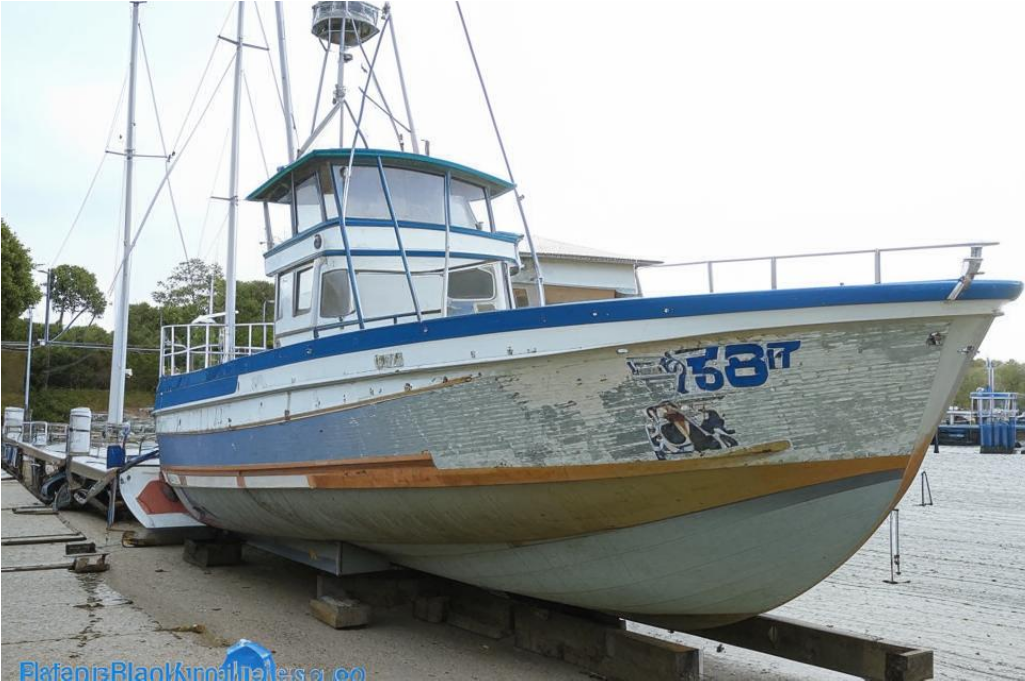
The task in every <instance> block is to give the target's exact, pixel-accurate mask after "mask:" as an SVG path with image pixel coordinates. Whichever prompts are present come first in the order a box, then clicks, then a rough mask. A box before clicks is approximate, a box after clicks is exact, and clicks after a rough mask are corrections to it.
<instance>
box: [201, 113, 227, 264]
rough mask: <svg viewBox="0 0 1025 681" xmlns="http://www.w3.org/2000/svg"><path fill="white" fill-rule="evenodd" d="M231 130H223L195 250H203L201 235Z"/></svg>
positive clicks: (204, 232) (206, 221) (205, 224)
mask: <svg viewBox="0 0 1025 681" xmlns="http://www.w3.org/2000/svg"><path fill="white" fill-rule="evenodd" d="M230 136H231V131H230V130H228V129H225V130H224V141H223V142H221V152H220V153H219V154H218V155H217V167H216V168H214V179H213V182H212V183H211V185H210V193H209V194H208V195H207V200H206V212H204V213H203V225H202V226H201V227H200V229H199V243H197V244H196V251H197V252H199V251H202V250H203V237H205V236H206V226H207V224H208V223H209V221H210V208H212V207H213V205H214V192H215V191H217V180H218V179H219V178H220V177H221V166H222V165H223V164H224V152H225V150H227V148H228V138H229V137H230Z"/></svg>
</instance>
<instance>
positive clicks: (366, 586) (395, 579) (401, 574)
mask: <svg viewBox="0 0 1025 681" xmlns="http://www.w3.org/2000/svg"><path fill="white" fill-rule="evenodd" d="M422 582H423V578H422V577H420V576H418V575H417V574H416V573H411V572H406V571H402V570H386V571H383V572H376V573H367V574H358V575H346V576H344V577H335V576H334V575H325V574H319V575H317V596H318V597H320V596H335V597H336V598H350V597H351V598H358V599H359V600H361V601H363V602H364V603H367V604H369V605H372V606H374V607H375V608H391V607H395V606H398V605H406V604H408V603H412V602H413V599H415V598H416V597H417V595H418V594H419V593H420V591H421V584H422Z"/></svg>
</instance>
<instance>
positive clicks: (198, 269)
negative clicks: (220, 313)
mask: <svg viewBox="0 0 1025 681" xmlns="http://www.w3.org/2000/svg"><path fill="white" fill-rule="evenodd" d="M211 279H212V280H213V282H214V286H215V292H216V289H217V288H220V289H221V290H223V280H224V274H223V273H222V272H221V267H220V265H217V264H213V265H211V264H207V263H205V262H203V261H202V260H200V259H199V258H193V259H192V260H188V261H186V262H182V263H178V265H176V266H175V268H174V269H173V270H172V271H171V274H170V275H169V276H168V277H167V279H165V280H164V281H162V282H160V284H159V285H158V286H157V290H156V291H154V292H153V302H155V303H156V304H157V307H160V308H163V310H164V319H165V322H164V323H165V324H188V323H189V322H191V321H192V320H193V319H195V318H196V317H198V316H199V315H201V314H205V313H206V311H207V307H208V305H209V300H210V283H211ZM218 283H220V284H221V286H220V287H218V286H217V284H218ZM221 300H223V294H222V296H221ZM215 309H218V310H219V309H221V306H217V305H216V303H215Z"/></svg>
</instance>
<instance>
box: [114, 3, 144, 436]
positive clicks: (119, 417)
mask: <svg viewBox="0 0 1025 681" xmlns="http://www.w3.org/2000/svg"><path fill="white" fill-rule="evenodd" d="M140 4H141V3H140V2H139V1H134V2H132V48H131V57H130V58H129V66H128V123H127V130H126V132H125V229H124V243H123V244H122V258H123V261H122V263H121V280H120V283H119V285H118V290H117V312H116V314H117V316H116V317H115V319H114V349H113V352H112V354H111V358H110V397H109V399H108V401H107V423H112V424H119V425H120V424H121V423H123V422H124V420H125V376H126V372H127V368H128V298H129V291H130V289H129V284H130V282H131V253H132V180H133V179H134V174H135V169H134V157H135V74H136V63H137V57H138V52H139V5H140Z"/></svg>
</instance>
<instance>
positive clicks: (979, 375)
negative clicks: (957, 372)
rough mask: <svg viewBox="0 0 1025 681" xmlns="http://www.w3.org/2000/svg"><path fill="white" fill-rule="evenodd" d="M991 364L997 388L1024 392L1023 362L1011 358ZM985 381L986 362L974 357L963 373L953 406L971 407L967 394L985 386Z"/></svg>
mask: <svg viewBox="0 0 1025 681" xmlns="http://www.w3.org/2000/svg"><path fill="white" fill-rule="evenodd" d="M993 364H994V365H995V369H994V374H995V376H994V378H995V379H996V386H995V387H996V389H997V390H1000V391H1002V392H1013V393H1025V364H1022V363H1021V362H1016V361H1015V360H1013V359H1011V360H1007V361H1006V362H1000V361H994V362H993ZM986 383H987V376H986V362H985V361H984V360H981V359H976V360H974V361H973V362H972V367H971V368H970V369H969V370H968V373H967V374H965V377H964V380H963V381H961V387H960V388H958V390H957V395H956V396H955V397H954V406H957V407H960V408H962V409H969V408H971V406H972V400H971V398H970V397H969V395H971V393H972V392H973V391H975V390H978V389H979V388H985V387H986Z"/></svg>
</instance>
